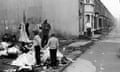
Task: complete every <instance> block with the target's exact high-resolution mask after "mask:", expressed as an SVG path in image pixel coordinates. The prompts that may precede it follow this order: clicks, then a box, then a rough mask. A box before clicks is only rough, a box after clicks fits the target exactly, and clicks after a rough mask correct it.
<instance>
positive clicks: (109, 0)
mask: <svg viewBox="0 0 120 72" xmlns="http://www.w3.org/2000/svg"><path fill="white" fill-rule="evenodd" d="M101 2H102V3H103V4H104V5H105V6H106V7H107V8H108V10H109V11H110V12H111V13H112V15H113V16H114V17H116V18H119V17H120V0H101Z"/></svg>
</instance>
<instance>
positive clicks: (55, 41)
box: [47, 34, 59, 67]
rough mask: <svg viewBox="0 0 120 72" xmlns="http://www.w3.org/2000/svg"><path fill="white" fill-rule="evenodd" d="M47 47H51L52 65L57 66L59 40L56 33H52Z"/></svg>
mask: <svg viewBox="0 0 120 72" xmlns="http://www.w3.org/2000/svg"><path fill="white" fill-rule="evenodd" d="M47 47H50V59H51V66H52V67H56V66H57V49H58V48H59V40H58V38H57V37H56V36H55V34H51V37H50V39H49V40H48V44H47Z"/></svg>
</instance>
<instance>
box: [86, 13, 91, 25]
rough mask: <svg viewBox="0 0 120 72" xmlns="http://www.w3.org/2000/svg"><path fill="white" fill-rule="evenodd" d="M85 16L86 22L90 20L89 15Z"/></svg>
mask: <svg viewBox="0 0 120 72" xmlns="http://www.w3.org/2000/svg"><path fill="white" fill-rule="evenodd" d="M86 17H87V21H86V22H87V23H88V22H90V15H86Z"/></svg>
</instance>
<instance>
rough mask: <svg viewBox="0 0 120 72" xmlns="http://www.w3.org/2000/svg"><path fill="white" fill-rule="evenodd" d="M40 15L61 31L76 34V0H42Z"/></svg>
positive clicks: (77, 29) (77, 32)
mask: <svg viewBox="0 0 120 72" xmlns="http://www.w3.org/2000/svg"><path fill="white" fill-rule="evenodd" d="M42 11H43V13H42V15H43V18H47V19H48V21H49V23H50V24H52V26H53V27H54V29H53V30H57V31H59V32H61V33H65V34H68V35H69V34H70V35H78V34H79V22H78V19H79V17H78V0H42Z"/></svg>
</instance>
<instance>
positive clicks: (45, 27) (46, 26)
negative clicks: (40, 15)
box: [41, 20, 51, 47]
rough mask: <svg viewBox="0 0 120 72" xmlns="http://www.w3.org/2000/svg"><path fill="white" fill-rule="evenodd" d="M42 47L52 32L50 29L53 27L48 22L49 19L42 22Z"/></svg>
mask: <svg viewBox="0 0 120 72" xmlns="http://www.w3.org/2000/svg"><path fill="white" fill-rule="evenodd" d="M41 29H42V42H41V43H42V44H41V45H42V47H44V46H45V45H46V44H47V42H48V38H49V32H50V29H51V26H50V24H49V23H48V22H47V20H45V21H44V23H43V24H42V27H41Z"/></svg>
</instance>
